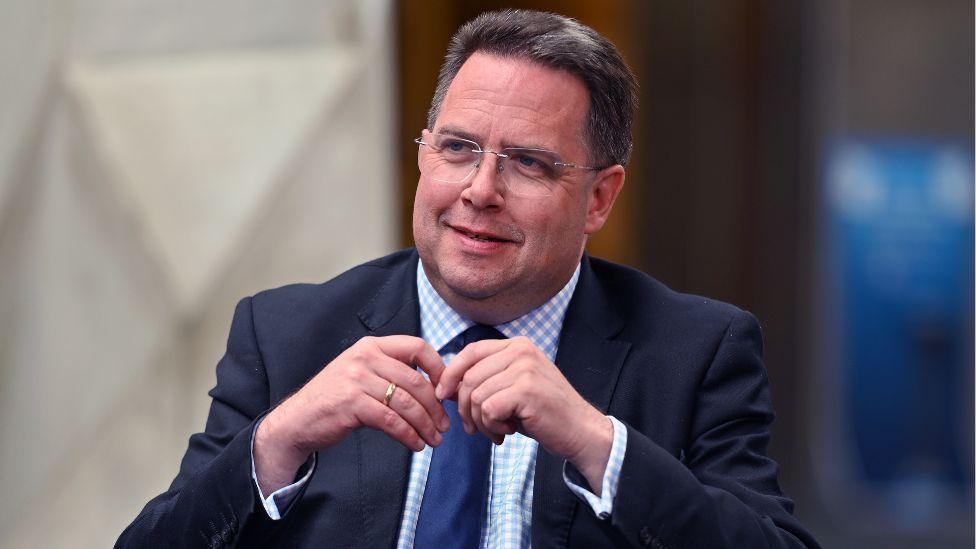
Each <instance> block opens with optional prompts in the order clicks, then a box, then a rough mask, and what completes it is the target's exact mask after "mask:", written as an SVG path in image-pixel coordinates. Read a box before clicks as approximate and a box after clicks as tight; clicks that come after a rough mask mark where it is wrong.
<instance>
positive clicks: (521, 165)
mask: <svg viewBox="0 0 976 549" xmlns="http://www.w3.org/2000/svg"><path fill="white" fill-rule="evenodd" d="M510 158H511V159H512V162H514V163H515V167H516V168H518V170H519V171H520V172H522V173H524V174H526V175H531V176H534V177H550V176H552V173H553V169H552V164H550V163H549V162H547V161H546V160H545V159H544V158H542V157H539V156H536V155H533V154H529V153H526V152H517V153H512V154H511V156H510Z"/></svg>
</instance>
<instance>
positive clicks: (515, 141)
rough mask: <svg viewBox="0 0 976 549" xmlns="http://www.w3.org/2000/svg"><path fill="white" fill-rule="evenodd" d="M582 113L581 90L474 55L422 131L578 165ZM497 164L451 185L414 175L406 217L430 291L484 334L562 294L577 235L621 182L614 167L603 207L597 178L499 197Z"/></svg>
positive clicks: (598, 216) (565, 178)
mask: <svg viewBox="0 0 976 549" xmlns="http://www.w3.org/2000/svg"><path fill="white" fill-rule="evenodd" d="M588 108H589V94H588V92H587V89H586V87H585V86H584V84H583V82H582V81H581V80H580V79H579V78H578V77H576V76H574V75H572V74H569V73H567V72H563V71H557V70H554V69H549V68H546V67H542V66H540V65H537V64H534V63H531V62H528V61H523V60H517V59H508V58H501V57H497V56H491V55H485V54H480V53H476V54H474V55H472V56H471V57H470V58H469V59H468V60H467V61H466V62H465V63H464V65H463V66H462V67H461V70H460V71H459V72H458V74H457V76H456V77H455V78H454V81H453V82H452V83H451V86H450V88H449V90H448V92H447V96H446V97H445V98H444V102H443V105H442V106H441V109H440V113H439V116H438V119H437V121H436V123H435V127H434V128H430V130H431V131H432V132H433V133H440V134H449V135H454V136H455V137H463V138H468V139H470V140H473V141H475V142H477V143H478V144H479V145H481V147H482V148H484V149H486V150H492V151H498V150H501V149H503V148H506V147H526V148H536V149H547V150H550V151H554V152H556V153H558V154H559V155H560V156H561V157H562V160H563V161H565V162H572V163H577V164H581V165H587V162H588V154H587V149H586V147H585V143H584V140H583V137H582V136H583V128H584V121H585V119H586V116H587V112H588ZM421 152H423V151H421ZM497 162H498V158H497V157H495V156H494V155H491V154H487V155H484V158H483V160H482V163H481V164H482V165H481V167H480V168H479V169H478V172H477V173H476V174H475V175H474V176H472V177H471V178H470V179H468V180H467V181H465V182H464V183H458V184H451V183H443V182H439V181H435V180H433V179H431V178H430V177H428V176H426V175H425V174H423V173H421V176H420V182H419V184H418V186H417V195H416V199H415V201H414V211H413V231H414V240H415V241H416V245H417V249H418V251H419V253H420V257H421V259H422V261H423V265H424V270H425V272H426V274H427V276H428V278H429V279H430V281H431V283H432V284H433V286H434V288H435V289H436V290H437V291H438V293H439V294H440V295H441V296H442V297H444V299H445V300H446V301H447V302H448V303H449V304H450V305H451V306H452V307H454V308H455V309H457V310H458V311H459V312H461V313H462V314H465V315H467V316H469V317H471V318H473V319H474V320H477V321H480V322H490V323H494V324H497V323H500V322H504V321H507V320H511V319H512V318H515V317H517V316H520V315H522V314H525V313H526V312H528V311H529V310H531V309H533V308H535V307H537V306H539V305H541V304H542V303H544V302H545V301H546V300H548V299H549V298H550V297H551V296H552V295H554V294H555V293H556V292H557V291H559V289H561V288H562V287H563V286H564V285H565V284H566V282H567V281H568V280H569V277H570V276H571V275H572V273H573V271H574V270H575V268H576V265H577V263H578V262H579V259H580V256H581V254H582V251H583V246H584V244H585V242H586V235H587V234H588V233H591V232H595V231H596V230H598V229H599V228H600V226H602V224H603V222H604V221H605V219H606V215H607V214H609V206H612V202H613V198H615V197H616V191H618V190H619V185H620V184H622V182H623V175H622V171H623V170H622V168H620V167H619V166H617V167H615V168H616V169H617V170H619V172H620V174H619V183H618V184H617V185H616V187H614V189H613V192H612V193H610V194H611V195H612V196H611V197H610V199H609V206H607V205H606V204H604V203H605V202H606V196H605V195H606V192H603V195H604V196H601V193H600V192H596V191H595V190H594V185H597V186H600V185H602V183H601V180H602V176H603V174H604V172H606V170H605V171H604V172H600V173H599V174H595V173H594V172H592V171H587V170H567V171H566V172H565V173H564V174H563V175H561V177H560V179H559V180H558V182H556V184H555V185H554V186H553V189H552V192H551V194H550V195H547V196H544V197H542V198H526V197H523V196H517V195H515V194H513V193H512V192H510V191H509V189H508V188H507V187H506V184H505V182H504V181H503V180H502V178H501V176H500V174H499V173H498V171H497V168H498V164H497ZM604 190H605V189H604ZM601 208H603V209H601ZM595 209H596V210H598V211H596V213H594V210H595ZM604 209H605V211H603V210H604ZM472 234H475V235H479V236H487V237H489V238H491V240H487V241H486V240H485V239H483V238H472Z"/></svg>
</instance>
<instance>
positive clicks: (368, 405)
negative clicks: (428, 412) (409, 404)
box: [356, 397, 424, 452]
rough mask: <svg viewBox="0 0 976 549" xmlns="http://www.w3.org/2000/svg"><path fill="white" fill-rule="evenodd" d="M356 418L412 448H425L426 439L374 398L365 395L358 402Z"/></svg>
mask: <svg viewBox="0 0 976 549" xmlns="http://www.w3.org/2000/svg"><path fill="white" fill-rule="evenodd" d="M356 419H357V420H359V423H361V424H362V425H365V426H366V427H372V428H373V429H378V430H380V431H383V432H384V433H386V434H387V435H389V436H390V438H392V439H394V440H396V441H398V442H400V443H401V444H403V445H404V446H406V447H407V448H409V449H410V450H413V451H414V452H419V451H421V450H423V449H424V441H423V440H422V439H421V438H420V435H418V434H417V431H416V430H415V429H414V428H413V427H411V426H410V424H409V423H407V420H405V419H403V417H401V416H400V414H398V413H397V412H396V410H394V409H392V408H389V407H387V406H384V405H383V403H382V402H377V401H376V400H375V399H373V398H369V397H364V398H362V399H360V400H359V401H358V403H357V410H356Z"/></svg>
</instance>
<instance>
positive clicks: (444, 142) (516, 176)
mask: <svg viewBox="0 0 976 549" xmlns="http://www.w3.org/2000/svg"><path fill="white" fill-rule="evenodd" d="M414 142H415V143H417V144H418V145H420V147H421V149H420V156H419V159H418V160H419V164H420V171H421V172H423V173H424V175H426V176H427V177H429V178H431V179H433V180H434V181H440V182H442V183H452V184H460V183H464V182H466V181H467V180H468V179H470V178H471V177H472V176H473V175H474V174H475V173H477V171H478V168H479V167H480V166H481V162H482V160H483V159H484V155H485V154H486V153H488V154H493V155H495V156H497V157H498V168H497V169H498V173H499V174H500V176H501V179H502V181H503V182H504V183H505V185H506V187H507V188H508V190H509V191H511V192H512V193H513V194H516V195H519V196H525V197H530V198H531V197H543V196H548V195H549V194H551V193H552V190H553V188H555V186H556V183H557V182H558V181H559V179H560V178H561V177H562V176H563V174H564V173H565V172H566V171H567V170H571V169H576V170H590V171H598V170H600V169H601V168H593V167H590V166H580V165H578V164H571V163H569V162H563V161H562V160H560V158H559V155H557V154H556V153H554V152H552V151H547V150H543V149H525V148H507V149H502V150H500V151H488V150H484V149H482V148H481V145H478V144H477V143H475V142H474V141H469V140H467V139H461V138H460V137H454V136H450V135H442V134H436V133H430V132H429V131H427V130H424V131H423V133H422V134H421V136H420V137H418V138H417V139H414Z"/></svg>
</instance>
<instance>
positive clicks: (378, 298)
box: [119, 11, 816, 548]
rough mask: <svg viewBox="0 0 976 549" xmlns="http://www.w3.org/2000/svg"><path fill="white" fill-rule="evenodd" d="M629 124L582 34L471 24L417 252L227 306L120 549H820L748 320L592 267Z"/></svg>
mask: <svg viewBox="0 0 976 549" xmlns="http://www.w3.org/2000/svg"><path fill="white" fill-rule="evenodd" d="M635 104H636V83H635V81H634V78H633V75H632V74H631V72H630V70H629V69H628V68H627V66H626V65H625V63H624V62H623V60H622V59H621V57H620V56H619V54H618V52H617V51H616V49H615V48H614V47H613V46H612V45H611V44H610V43H609V42H608V41H606V40H605V39H604V38H603V37H602V36H600V35H599V34H597V33H596V32H595V31H593V30H592V29H590V28H588V27H585V26H582V25H580V24H579V23H577V22H576V21H573V20H571V19H567V18H564V17H561V16H557V15H552V14H546V13H538V12H523V11H503V12H497V13H488V14H484V15H482V16H480V17H478V18H476V19H475V20H473V21H471V22H469V23H468V24H466V25H464V26H463V27H462V28H461V29H460V30H459V31H458V33H457V34H456V35H455V37H454V39H453V40H452V42H451V45H450V49H449V52H448V56H447V60H446V61H445V63H444V66H443V68H442V70H441V75H440V79H439V82H438V86H437V91H436V93H435V96H434V99H433V103H432V106H431V110H430V115H429V119H428V129H425V130H423V132H422V133H421V136H420V137H419V138H418V139H417V143H418V146H419V150H418V165H419V167H420V173H421V175H420V182H419V184H418V187H417V194H416V201H415V205H414V214H413V229H414V238H415V241H416V244H417V247H416V250H406V251H403V252H399V253H396V254H393V255H391V256H388V257H385V258H382V259H379V260H376V261H373V262H371V263H367V264H365V265H362V266H359V267H357V268H355V269H353V270H351V271H349V272H347V273H345V274H343V275H341V276H339V277H337V278H336V279H333V280H332V281H329V282H327V283H325V284H322V285H319V286H309V285H297V286H289V287H285V288H280V289H277V290H271V291H269V292H264V293H261V294H258V295H256V296H254V297H253V298H249V299H245V300H243V301H241V303H240V304H239V305H238V308H237V311H236V313H235V316H234V321H233V325H232V328H231V335H230V338H229V341H228V346H227V354H226V355H225V356H224V358H223V359H222V360H221V362H220V364H219V365H218V368H217V386H216V387H215V388H214V389H213V390H212V391H211V393H210V394H211V396H212V397H213V405H212V407H211V411H210V417H209V419H208V422H207V427H206V430H205V432H204V433H202V434H197V435H194V436H193V437H192V438H191V440H190V447H189V449H188V450H187V453H186V456H185V457H184V460H183V464H182V467H181V469H180V473H179V475H178V476H177V478H176V480H174V482H173V485H172V486H171V488H170V490H169V491H168V492H166V493H164V494H162V495H160V496H159V497H157V498H156V499H154V500H152V501H151V502H149V504H148V505H147V506H146V508H145V509H144V510H143V511H142V513H141V514H140V515H139V517H138V518H137V519H136V520H135V522H134V523H133V524H132V525H131V526H130V527H129V528H128V529H127V530H126V531H125V532H124V533H123V535H122V537H121V538H120V540H119V545H120V546H130V545H131V546H138V545H154V546H155V545H161V546H223V545H238V546H268V545H281V546H289V547H290V546H300V547H325V546H337V547H347V546H350V547H351V546H364V547H393V546H397V547H411V546H417V547H432V546H450V547H473V546H479V545H480V546H482V547H528V546H529V545H530V544H531V545H532V546H534V547H543V546H546V547H548V546H552V547H564V546H574V547H594V546H653V547H737V548H741V547H801V546H815V545H816V542H815V541H814V540H813V539H812V537H811V536H810V535H809V534H808V533H807V532H806V531H805V530H804V529H803V528H802V527H801V526H800V525H799V524H798V522H797V521H796V520H795V519H794V518H793V517H792V516H791V510H792V502H791V501H789V500H788V499H787V498H785V497H784V496H782V494H781V493H780V491H779V488H778V486H777V481H776V464H775V463H774V462H772V461H771V460H770V459H769V458H767V457H766V456H765V447H766V443H767V441H768V438H769V425H770V423H771V421H772V417H773V414H772V410H771V407H770V404H769V389H768V383H767V379H766V374H765V371H764V369H763V367H762V364H761V359H760V356H759V353H760V346H761V339H760V334H759V328H758V325H757V323H756V321H755V319H754V318H753V317H752V316H751V315H749V314H748V313H744V312H742V311H740V310H738V309H735V308H734V307H731V306H729V305H725V304H721V303H718V302H714V301H709V300H706V299H702V298H697V297H692V296H685V295H680V294H677V293H674V292H672V291H670V290H668V289H667V288H665V287H664V286H662V285H661V284H659V283H657V282H656V281H654V280H652V279H650V278H649V277H647V276H646V275H643V274H641V273H638V272H636V271H633V270H630V269H627V268H624V267H621V266H617V265H613V264H610V263H608V262H605V261H600V260H597V259H591V258H589V257H588V256H586V255H585V254H584V248H585V244H586V241H587V238H588V236H589V235H590V234H593V233H595V232H596V231H598V230H600V228H601V227H602V226H603V224H604V223H605V222H606V220H607V217H608V216H609V214H610V211H611V209H612V208H613V204H614V201H615V200H616V198H617V196H618V194H619V192H620V190H621V188H622V186H623V183H624V176H625V171H624V167H623V166H624V165H625V164H626V162H627V158H628V156H629V153H630V148H631V144H630V135H631V132H630V126H631V120H632V117H633V111H634V108H635ZM323 365H324V367H323ZM491 443H494V445H492V444H491ZM411 451H412V452H413V453H412V454H411Z"/></svg>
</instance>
